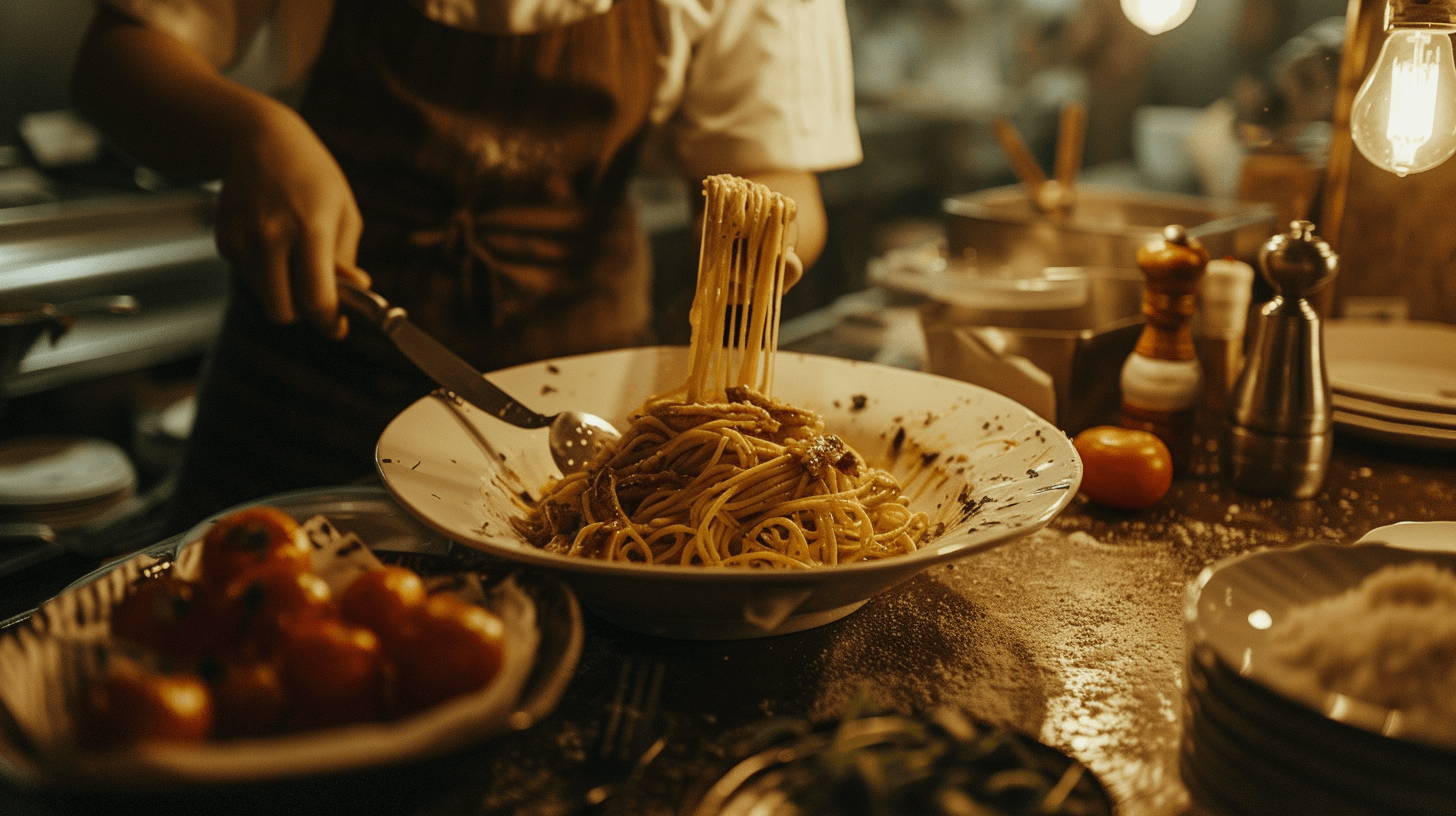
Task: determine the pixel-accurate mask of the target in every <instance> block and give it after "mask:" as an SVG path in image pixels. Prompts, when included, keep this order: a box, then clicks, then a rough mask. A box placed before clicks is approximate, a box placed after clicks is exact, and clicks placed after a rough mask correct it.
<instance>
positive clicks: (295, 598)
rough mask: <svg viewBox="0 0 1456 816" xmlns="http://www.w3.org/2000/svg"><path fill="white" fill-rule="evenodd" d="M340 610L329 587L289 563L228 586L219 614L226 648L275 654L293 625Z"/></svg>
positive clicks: (266, 568) (266, 567)
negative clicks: (285, 633)
mask: <svg viewBox="0 0 1456 816" xmlns="http://www.w3.org/2000/svg"><path fill="white" fill-rule="evenodd" d="M335 611H336V609H335V606H334V600H333V595H332V593H331V592H330V590H329V585H328V583H326V582H325V581H324V579H322V578H320V577H319V576H318V575H317V574H315V573H313V572H298V571H296V570H295V569H294V568H293V566H292V565H291V564H288V563H283V562H279V563H272V564H267V565H264V566H262V567H260V568H258V569H256V570H253V571H252V572H250V573H246V574H244V575H243V576H241V577H239V578H238V579H237V580H235V581H234V582H233V583H232V584H231V585H229V586H228V588H227V593H226V595H225V596H224V598H223V602H222V609H221V611H220V612H219V613H218V618H219V626H220V627H221V628H222V629H223V631H222V643H223V645H224V646H228V647H244V648H248V649H252V650H255V651H259V652H263V653H267V652H271V651H273V650H274V649H275V648H276V647H277V645H278V643H279V641H280V638H281V637H282V635H283V633H284V631H285V630H287V629H288V628H289V627H290V626H294V625H296V624H297V623H298V622H300V621H303V620H304V619H306V618H313V617H319V616H325V615H332V614H334V613H335Z"/></svg>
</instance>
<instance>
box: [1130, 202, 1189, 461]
mask: <svg viewBox="0 0 1456 816" xmlns="http://www.w3.org/2000/svg"><path fill="white" fill-rule="evenodd" d="M1137 264H1138V268H1139V269H1141V270H1142V273H1143V319H1144V323H1143V330H1142V334H1140V335H1138V340H1137V345H1136V346H1135V347H1134V348H1133V352H1132V354H1130V355H1128V358H1127V361H1126V362H1125V363H1123V366H1122V378H1121V385H1122V424H1123V426H1125V427H1128V428H1137V429H1140V430H1144V431H1150V432H1152V433H1153V434H1154V435H1155V436H1157V437H1158V438H1159V439H1161V440H1163V444H1165V445H1167V446H1168V451H1169V453H1171V454H1172V455H1173V469H1174V471H1180V470H1184V469H1186V468H1187V466H1188V458H1189V456H1190V454H1191V447H1192V440H1193V423H1194V419H1195V417H1196V414H1197V410H1198V404H1199V401H1200V399H1201V396H1202V393H1203V385H1202V382H1203V380H1202V373H1201V371H1202V369H1201V366H1200V365H1199V362H1198V354H1197V350H1196V349H1195V347H1194V344H1193V332H1192V321H1193V313H1194V309H1195V308H1196V305H1197V302H1198V292H1199V286H1200V283H1201V281H1202V280H1203V274H1204V269H1205V268H1206V267H1207V265H1208V250H1206V249H1204V248H1203V244H1201V243H1199V241H1198V239H1197V238H1194V237H1192V236H1190V235H1189V234H1188V231H1187V230H1185V229H1184V228H1183V227H1181V226H1178V225H1176V224H1175V225H1171V226H1168V227H1164V228H1163V235H1162V237H1161V238H1159V239H1155V240H1152V241H1149V242H1148V243H1146V244H1144V245H1143V246H1141V247H1139V248H1138V252H1137Z"/></svg>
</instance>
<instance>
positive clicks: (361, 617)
mask: <svg viewBox="0 0 1456 816" xmlns="http://www.w3.org/2000/svg"><path fill="white" fill-rule="evenodd" d="M425 595H426V592H425V582H424V581H422V580H420V576H418V575H416V574H415V573H414V571H413V570H409V569H406V568H404V567H396V566H386V567H383V568H381V569H373V570H370V571H368V572H366V573H364V574H363V575H360V576H359V577H357V578H355V579H354V580H353V581H351V582H350V583H349V585H348V586H347V587H344V591H343V592H341V593H339V614H340V615H342V616H343V618H344V620H346V621H349V622H350V623H355V624H358V625H360V626H367V627H369V628H370V629H371V630H373V631H374V634H376V635H378V636H379V639H380V640H381V641H382V642H383V643H384V648H385V651H387V652H390V653H393V652H394V651H396V649H397V648H398V647H399V645H400V644H401V643H403V642H404V641H405V640H406V639H407V638H408V637H409V633H410V630H411V629H412V627H413V625H414V618H415V609H416V608H417V607H419V606H420V604H423V603H424V602H425Z"/></svg>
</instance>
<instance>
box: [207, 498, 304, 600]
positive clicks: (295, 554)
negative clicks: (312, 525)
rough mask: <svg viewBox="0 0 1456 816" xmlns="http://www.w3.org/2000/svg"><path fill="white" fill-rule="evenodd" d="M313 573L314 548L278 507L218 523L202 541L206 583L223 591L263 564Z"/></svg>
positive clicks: (248, 511)
mask: <svg viewBox="0 0 1456 816" xmlns="http://www.w3.org/2000/svg"><path fill="white" fill-rule="evenodd" d="M270 563H282V564H286V565H290V566H291V567H293V568H294V569H295V570H296V571H298V572H303V571H307V570H311V569H313V545H312V544H310V543H309V541H308V536H307V534H305V533H304V531H303V528H301V527H300V526H299V524H298V522H297V521H295V520H294V519H293V517H292V516H290V515H288V514H287V513H285V512H283V511H282V510H279V509H278V508H276V507H267V506H259V507H248V508H244V509H242V510H238V511H236V512H234V513H230V514H228V515H226V516H224V517H222V518H220V519H218V520H217V522H216V523H215V524H213V525H212V527H211V528H209V529H208V531H207V534H206V535H205V536H203V539H202V563H201V567H200V571H201V576H200V580H201V581H202V583H203V584H204V585H206V586H208V587H210V588H213V589H218V590H221V589H223V588H225V587H227V586H228V585H229V584H231V583H232V582H233V581H235V580H237V578H238V577H239V576H241V575H243V574H244V573H247V572H249V571H251V570H254V569H257V568H258V567H260V566H262V565H263V564H270Z"/></svg>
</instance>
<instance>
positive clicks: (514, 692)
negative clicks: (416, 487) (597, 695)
mask: <svg viewBox="0 0 1456 816" xmlns="http://www.w3.org/2000/svg"><path fill="white" fill-rule="evenodd" d="M256 503H257V504H270V505H274V506H277V507H281V508H283V509H284V510H286V511H288V512H289V513H290V514H291V515H294V516H295V517H297V518H299V519H300V520H304V519H307V518H311V517H312V516H315V515H324V516H326V517H328V518H329V519H330V520H331V521H332V520H334V519H336V518H337V519H338V521H337V522H336V523H335V526H336V527H337V528H338V529H340V530H341V531H343V532H353V533H355V534H357V535H359V536H360V538H361V539H363V540H364V541H365V542H366V543H370V544H372V541H380V542H381V543H384V544H385V545H386V546H387V547H389V548H391V549H392V551H393V552H394V553H397V555H388V556H384V557H385V558H386V560H403V561H404V563H407V564H409V565H410V566H415V567H416V568H420V566H421V565H426V564H431V563H436V564H439V563H440V562H441V558H442V557H441V556H440V553H441V552H444V551H445V550H446V549H448V547H449V546H450V544H449V542H446V541H443V540H441V539H439V537H438V536H436V535H435V534H434V533H433V532H432V531H430V530H428V529H425V528H423V527H422V526H420V525H419V524H418V523H417V522H415V521H414V520H413V519H412V518H411V517H410V516H409V515H408V514H406V513H405V512H404V511H402V510H401V509H400V508H399V507H398V506H397V505H396V504H395V503H394V502H393V501H392V500H391V499H390V498H389V496H388V494H387V493H386V492H385V491H384V490H382V489H380V488H366V487H341V488H330V489H323V490H308V491H299V492H296V493H288V494H282V495H279V496H273V497H269V498H266V499H263V500H260V501H259V502H256ZM206 524H207V522H204V524H203V525H199V526H198V527H197V528H194V530H193V531H190V532H189V533H187V534H184V535H181V536H177V537H175V538H173V539H170V540H169V541H167V542H163V543H162V544H160V545H158V546H156V547H152V548H149V549H148V550H146V551H144V552H143V553H141V554H139V555H137V556H134V557H132V558H129V559H127V560H125V561H123V562H121V563H120V564H119V565H114V566H113V567H109V568H106V569H103V570H101V571H99V572H97V573H95V574H93V575H91V576H88V577H87V578H86V579H84V580H83V581H81V582H78V583H77V584H76V585H73V586H72V587H71V588H68V589H67V590H66V591H64V592H63V593H61V594H60V595H59V596H57V598H56V599H55V600H53V601H50V602H49V603H47V604H46V605H44V606H42V607H41V609H40V610H38V611H37V612H36V613H35V614H33V615H32V616H31V617H30V619H29V620H28V621H27V622H25V623H23V624H19V625H16V626H12V627H11V628H9V629H8V630H6V632H5V635H4V636H3V637H0V722H9V723H10V724H11V725H12V726H13V727H9V728H3V729H0V776H3V777H5V778H6V779H8V780H10V781H11V782H13V783H16V784H19V785H21V786H26V787H59V788H100V789H123V790H154V789H168V788H170V787H173V786H177V785H221V784H230V783H244V782H246V783H255V782H268V781H275V780H285V779H293V778H298V777H305V776H315V775H320V774H330V773H339V772H345V771H354V770H360V769H364V768H373V767H379V766H384V765H391V764H398V763H406V762H410V761H414V760H419V759H423V758H426V757H430V756H436V755H440V754H445V753H449V752H452V751H457V750H461V749H463V748H465V747H467V746H469V745H471V744H474V743H477V742H480V741H483V740H486V739H489V738H491V737H494V736H496V735H499V734H501V733H504V732H506V731H508V730H513V729H519V728H523V727H526V726H529V725H531V724H533V723H534V722H536V721H538V720H539V719H541V718H542V717H544V716H545V715H546V714H548V713H549V712H550V711H551V710H552V709H553V708H554V707H555V705H556V703H557V702H558V701H559V700H560V697H561V694H562V693H563V692H564V690H565V688H566V685H567V683H568V682H569V680H570V678H571V676H572V673H573V671H574V670H575V668H576V661H577V659H578V657H579V656H580V653H581V647H582V639H583V632H582V620H581V614H580V611H579V609H578V607H577V605H576V601H575V598H574V596H573V595H572V594H571V592H570V590H569V589H568V588H567V587H566V586H565V585H563V584H561V582H559V581H557V580H555V579H553V578H550V577H549V576H545V575H541V574H534V575H533V574H529V573H522V574H519V575H512V576H510V577H508V578H505V580H502V581H500V583H498V584H496V585H495V586H496V589H494V590H493V591H492V592H491V594H490V598H489V601H488V602H489V603H490V605H491V606H492V608H494V609H495V610H496V611H497V612H499V613H500V614H501V615H502V617H503V618H505V620H506V622H507V631H508V632H509V633H510V640H509V641H508V643H516V644H527V646H526V648H521V649H517V650H515V652H514V653H513V652H512V651H511V650H510V649H509V648H508V649H507V659H506V666H505V668H503V670H502V673H501V675H500V676H499V677H498V678H497V680H496V681H495V682H493V683H492V684H491V685H490V686H488V687H487V688H485V689H482V690H481V691H479V692H475V693H473V694H468V695H465V696H463V697H459V698H456V699H454V700H451V701H449V702H446V703H443V704H441V705H438V706H435V707H434V708H431V709H428V710H426V711H423V712H420V713H418V714H415V715H412V716H409V717H403V718H400V719H398V720H392V721H388V722H379V723H362V724H357V725H350V726H345V727H340V728H332V729H319V730H315V731H307V732H301V733H297V734H286V735H280V736H276V737H259V738H251V739H238V740H229V741H223V742H208V743H203V744H160V743H159V744H153V745H144V746H140V747H138V748H136V749H133V750H124V751H119V752H111V753H104V754H103V753H91V752H81V751H77V750H75V749H74V748H73V747H71V739H70V736H69V735H70V733H71V729H72V728H73V723H72V712H73V711H74V710H75V704H74V700H75V699H76V697H77V695H78V694H79V693H80V689H81V688H82V687H83V684H84V678H85V676H86V675H85V667H86V666H87V665H89V663H88V659H87V658H86V657H85V655H86V654H89V653H92V652H93V650H92V649H91V648H90V647H89V646H87V645H86V644H90V643H94V642H96V641H97V639H98V638H101V637H104V636H105V633H106V616H107V615H108V614H109V612H110V609H111V607H112V606H113V605H114V604H115V603H116V602H117V601H118V600H119V599H120V598H121V597H123V596H124V595H125V593H126V591H127V588H128V587H130V586H131V585H132V584H133V583H135V582H137V581H141V580H146V577H147V576H149V575H154V574H164V573H166V572H169V571H170V570H171V569H172V566H173V564H174V563H178V562H185V561H187V560H188V559H191V558H192V556H193V555H194V554H195V543H196V541H197V538H198V534H199V531H200V530H203V529H205V525H206ZM409 531H413V534H411V533H410V532H409ZM371 548H373V547H372V546H371ZM463 554H464V555H465V556H474V559H473V560H474V561H476V562H477V563H478V562H480V557H479V555H478V554H476V553H474V552H473V551H470V550H464V552H463ZM382 555H384V554H383V553H382ZM410 559H414V560H413V561H411V560H410ZM459 563H460V562H454V561H450V560H448V559H445V561H444V564H443V565H444V566H447V567H449V566H452V565H453V566H454V568H456V569H459V568H461V567H460V566H459ZM493 569H494V572H495V573H496V574H493V575H488V576H487V577H489V578H501V577H503V576H502V574H501V573H502V570H501V567H500V566H499V565H497V566H496V567H494V568H493ZM505 572H508V573H517V572H518V571H517V570H514V569H508V570H505ZM68 644H79V645H78V646H72V645H68ZM513 655H514V656H513Z"/></svg>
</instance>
